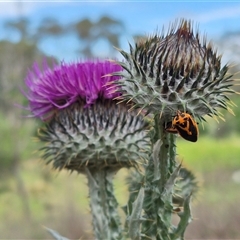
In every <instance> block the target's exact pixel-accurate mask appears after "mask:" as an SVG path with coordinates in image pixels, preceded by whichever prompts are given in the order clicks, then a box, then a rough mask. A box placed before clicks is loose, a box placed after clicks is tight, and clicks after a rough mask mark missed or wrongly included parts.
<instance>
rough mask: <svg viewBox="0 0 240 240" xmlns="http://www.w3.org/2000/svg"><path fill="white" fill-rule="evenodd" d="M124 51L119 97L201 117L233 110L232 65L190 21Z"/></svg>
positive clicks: (154, 110)
mask: <svg viewBox="0 0 240 240" xmlns="http://www.w3.org/2000/svg"><path fill="white" fill-rule="evenodd" d="M120 52H121V54H122V55H123V57H124V60H125V61H123V62H119V64H120V65H121V66H122V67H123V68H124V69H125V71H122V72H119V73H116V74H115V75H120V76H121V77H122V78H121V79H120V80H119V81H118V82H117V85H118V86H119V87H120V91H121V92H122V95H121V96H119V99H120V98H121V99H123V101H128V102H133V103H134V104H135V107H137V108H141V109H146V111H148V112H152V113H161V114H164V115H165V116H168V115H171V116H173V114H174V113H176V112H177V111H182V112H189V113H190V114H193V115H194V116H196V117H199V118H200V119H201V118H202V117H203V116H204V115H206V114H207V115H210V116H219V111H218V108H224V109H227V110H228V111H231V108H230V107H231V105H232V104H231V101H229V98H228V94H229V93H233V92H234V91H233V90H232V89H231V87H232V85H233V82H232V80H231V76H230V75H228V74H227V71H228V68H229V67H228V66H227V65H225V66H223V67H221V56H219V55H217V52H216V51H215V50H213V48H212V46H211V44H210V43H207V42H206V40H201V39H200V37H199V34H198V33H194V31H193V29H192V24H191V22H189V21H186V20H182V21H180V22H179V23H178V24H175V25H174V26H172V27H171V28H170V30H169V31H168V33H167V34H166V35H164V34H162V35H158V34H156V35H154V36H150V37H148V38H147V39H146V40H142V41H139V42H137V43H136V44H135V46H134V47H133V46H131V45H130V53H127V52H125V51H123V50H120ZM116 90H118V89H116Z"/></svg>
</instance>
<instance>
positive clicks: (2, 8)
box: [0, 0, 73, 18]
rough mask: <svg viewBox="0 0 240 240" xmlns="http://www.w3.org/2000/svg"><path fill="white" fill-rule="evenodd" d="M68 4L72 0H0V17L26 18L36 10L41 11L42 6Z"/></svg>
mask: <svg viewBox="0 0 240 240" xmlns="http://www.w3.org/2000/svg"><path fill="white" fill-rule="evenodd" d="M69 2H73V1H72V0H63V1H59V0H51V1H48V0H40V1H39V0H38V1H30V0H22V1H20V0H18V1H12V0H10V1H4V0H0V16H1V18H3V17H19V16H27V15H28V14H30V13H31V12H34V11H36V10H37V9H41V8H42V7H44V6H46V5H47V6H49V7H52V6H54V5H56V4H61V3H62V4H66V3H69Z"/></svg>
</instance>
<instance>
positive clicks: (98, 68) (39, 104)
mask: <svg viewBox="0 0 240 240" xmlns="http://www.w3.org/2000/svg"><path fill="white" fill-rule="evenodd" d="M113 71H121V67H120V66H119V65H117V64H113V63H110V62H109V61H100V60H99V61H87V62H77V63H71V64H65V63H61V65H60V66H57V65H55V66H54V68H53V69H51V68H50V67H49V66H48V65H47V64H46V63H44V66H43V71H41V69H40V67H39V66H38V65H37V64H36V63H35V64H34V66H33V68H32V70H31V71H29V73H28V75H27V77H26V85H27V87H28V93H27V94H26V95H27V98H28V100H29V110H30V111H31V112H32V114H33V116H35V117H40V118H42V119H47V118H49V117H51V115H52V114H53V113H54V111H55V110H59V109H64V108H66V107H69V106H70V105H71V104H73V103H75V102H77V101H81V102H83V103H84V105H85V106H89V105H91V104H93V103H94V102H95V101H96V100H97V99H98V98H99V97H100V98H101V97H102V98H104V99H113V98H114V97H116V96H118V95H119V94H117V93H111V92H110V91H109V90H108V89H107V88H106V87H105V84H106V83H107V82H109V81H115V80H117V79H119V77H109V76H105V75H106V74H107V73H111V72H113Z"/></svg>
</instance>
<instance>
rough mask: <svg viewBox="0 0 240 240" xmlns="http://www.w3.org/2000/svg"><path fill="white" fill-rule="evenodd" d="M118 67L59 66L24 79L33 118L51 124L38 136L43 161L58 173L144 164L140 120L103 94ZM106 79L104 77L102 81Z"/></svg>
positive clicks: (93, 64) (103, 64)
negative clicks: (62, 170) (64, 170)
mask: <svg viewBox="0 0 240 240" xmlns="http://www.w3.org/2000/svg"><path fill="white" fill-rule="evenodd" d="M116 70H117V71H120V70H121V67H120V66H118V65H116V64H115V63H112V62H109V61H88V62H80V63H72V64H61V65H60V66H55V67H54V68H53V69H50V68H49V67H48V66H45V67H44V71H43V72H41V71H40V70H39V68H38V66H37V65H35V66H34V68H33V71H32V72H30V73H29V74H28V76H27V81H26V83H27V86H28V88H29V92H28V94H27V97H28V100H29V104H30V110H31V111H32V113H33V115H34V116H36V117H39V118H42V119H43V120H45V119H46V117H49V116H50V117H49V121H48V122H47V123H46V124H45V126H44V127H43V128H41V129H40V131H39V139H40V140H41V141H43V142H46V145H45V146H44V147H43V148H42V152H43V158H44V159H46V160H47V163H49V162H51V163H53V167H54V168H56V169H59V170H61V169H63V168H65V169H68V170H71V171H73V170H76V171H78V172H84V171H85V168H89V169H92V170H96V171H98V170H99V169H101V168H105V169H106V168H107V169H114V170H117V169H119V168H121V167H132V166H136V165H137V164H138V163H139V162H141V161H142V160H143V159H145V158H147V155H148V150H149V149H150V143H149V142H150V140H149V137H148V135H147V133H146V131H145V130H146V128H147V127H148V123H147V122H146V121H145V120H144V119H143V116H141V115H139V116H137V114H136V112H129V111H128V106H127V105H126V104H123V103H122V104H117V101H116V100H114V98H115V97H116V96H118V95H119V93H111V92H110V91H109V90H108V89H107V88H106V86H105V85H106V83H107V82H109V81H118V79H119V77H114V76H113V77H112V76H109V74H110V73H112V72H114V71H116ZM106 75H108V76H106Z"/></svg>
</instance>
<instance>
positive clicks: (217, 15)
mask: <svg viewBox="0 0 240 240" xmlns="http://www.w3.org/2000/svg"><path fill="white" fill-rule="evenodd" d="M239 16H240V5H239V4H238V5H232V6H231V7H221V8H217V9H214V10H212V11H206V12H205V13H201V14H198V15H195V16H194V19H196V20H197V21H198V22H202V23H208V22H211V21H216V20H221V19H228V18H235V17H238V18H239Z"/></svg>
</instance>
